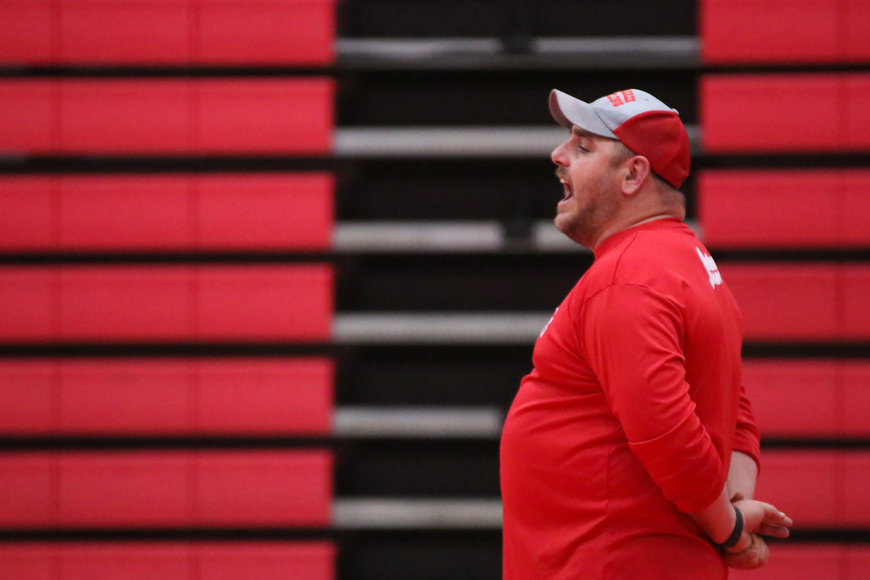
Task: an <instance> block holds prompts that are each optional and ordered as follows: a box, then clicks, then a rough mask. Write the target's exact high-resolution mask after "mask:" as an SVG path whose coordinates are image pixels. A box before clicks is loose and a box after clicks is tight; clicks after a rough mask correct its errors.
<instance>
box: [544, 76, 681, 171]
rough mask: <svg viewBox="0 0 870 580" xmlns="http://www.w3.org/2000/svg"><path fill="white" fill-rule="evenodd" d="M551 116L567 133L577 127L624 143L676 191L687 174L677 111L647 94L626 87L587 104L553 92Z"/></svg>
mask: <svg viewBox="0 0 870 580" xmlns="http://www.w3.org/2000/svg"><path fill="white" fill-rule="evenodd" d="M550 114H551V115H553V118H554V119H556V121H558V122H559V124H560V125H562V126H563V127H567V128H568V129H570V128H571V127H572V126H574V125H576V126H577V127H580V128H581V129H585V130H586V131H589V132H590V133H594V134H595V135H600V136H601V137H607V138H609V139H618V140H619V141H622V142H623V143H624V144H625V146H626V147H628V148H629V149H631V150H632V151H633V152H634V153H636V154H637V155H643V156H644V157H646V158H647V159H648V160H649V164H650V166H651V167H652V170H653V171H655V172H656V174H658V176H659V177H661V178H662V179H664V180H665V181H667V182H668V183H670V184H671V185H673V186H674V187H680V185H681V184H682V183H683V180H685V179H686V177H687V176H688V175H689V167H690V165H691V153H690V151H689V136H688V134H687V133H686V128H685V127H684V126H683V122H682V121H680V115H679V113H678V112H677V110H676V109H672V108H670V107H668V106H667V105H665V104H664V103H663V102H661V101H660V100H658V99H657V98H655V97H654V96H652V95H651V94H649V93H647V92H644V91H641V90H638V89H627V90H624V91H618V92H616V93H613V94H612V95H607V96H606V97H601V98H600V99H597V100H595V101H592V102H591V103H586V102H583V101H581V100H580V99H575V98H574V97H572V96H571V95H569V94H567V93H563V92H562V91H557V90H553V91H552V92H551V93H550Z"/></svg>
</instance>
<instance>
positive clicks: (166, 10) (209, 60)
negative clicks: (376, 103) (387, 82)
mask: <svg viewBox="0 0 870 580" xmlns="http://www.w3.org/2000/svg"><path fill="white" fill-rule="evenodd" d="M335 4H336V2H335V0H246V1H240V0H159V1H155V0H125V1H124V2H118V1H113V0H2V1H0V63H3V64H43V65H44V64H52V65H66V64H74V65H164V66H165V65H170V66H183V65H188V66H189V65H234V64H244V65H288V64H292V65H328V64H331V63H332V62H333V60H334V57H335V54H334V49H333V42H334V39H335V23H334V19H335Z"/></svg>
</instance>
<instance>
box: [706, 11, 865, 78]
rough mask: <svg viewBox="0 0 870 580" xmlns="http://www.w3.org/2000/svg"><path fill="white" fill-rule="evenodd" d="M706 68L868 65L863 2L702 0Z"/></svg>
mask: <svg viewBox="0 0 870 580" xmlns="http://www.w3.org/2000/svg"><path fill="white" fill-rule="evenodd" d="M699 30H700V36H701V40H702V43H701V47H702V58H703V60H704V62H705V63H710V64H730V63H828V64H833V63H852V62H867V61H868V60H870V6H868V4H867V2H865V1H862V0H701V1H700V2H699Z"/></svg>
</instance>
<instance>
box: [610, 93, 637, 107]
mask: <svg viewBox="0 0 870 580" xmlns="http://www.w3.org/2000/svg"><path fill="white" fill-rule="evenodd" d="M607 98H608V99H610V103H611V104H612V105H613V106H614V107H618V106H620V105H624V104H625V103H633V102H634V101H636V100H637V99H635V98H634V91H632V90H631V89H629V90H627V91H617V92H615V93H613V94H612V95H607Z"/></svg>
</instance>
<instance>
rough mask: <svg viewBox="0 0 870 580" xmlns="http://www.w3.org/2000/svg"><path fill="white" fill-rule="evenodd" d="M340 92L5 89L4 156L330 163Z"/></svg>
mask: <svg viewBox="0 0 870 580" xmlns="http://www.w3.org/2000/svg"><path fill="white" fill-rule="evenodd" d="M332 94H333V83H332V81H331V80H329V79H325V78H297V79H247V78H246V79H218V80H206V79H195V80H189V79H185V80H179V79H171V78H164V79H147V80H146V79H133V80H131V79H108V80H107V79H49V80H33V79H27V80H7V81H3V82H0V123H2V124H3V125H4V127H5V129H4V131H3V133H2V134H0V152H5V153H31V154H57V155H76V154H99V155H185V154H209V155H216V154H244V153H259V154H290V153H298V154H323V153H327V152H328V151H329V150H330V148H331V142H332V141H331V140H332V123H333V103H332Z"/></svg>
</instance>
